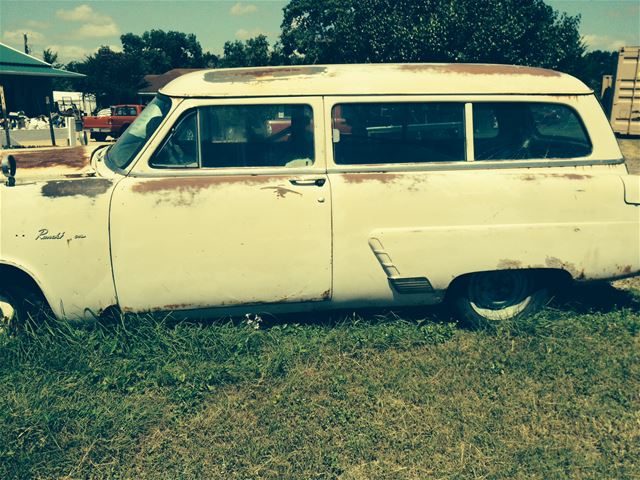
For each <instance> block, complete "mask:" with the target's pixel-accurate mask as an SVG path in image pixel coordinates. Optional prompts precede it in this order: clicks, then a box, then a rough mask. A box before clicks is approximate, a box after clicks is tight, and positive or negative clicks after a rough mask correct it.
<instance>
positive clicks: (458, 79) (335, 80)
mask: <svg viewBox="0 0 640 480" xmlns="http://www.w3.org/2000/svg"><path fill="white" fill-rule="evenodd" d="M160 93H164V94H166V95H169V96H174V97H254V96H280V95H286V96H296V95H300V96H304V95H376V94H387V95H389V94H391V95H393V94H398V95H402V94H445V95H446V94H547V95H552V94H558V95H562V94H566V95H579V94H589V93H592V91H591V90H590V89H589V87H587V86H586V85H585V84H584V83H582V82H581V81H580V80H578V79H576V78H574V77H572V76H571V75H567V74H564V73H560V72H556V71H554V70H547V69H543V68H534V67H523V66H516V65H489V64H477V63H466V64H465V63H450V64H444V63H413V64H358V65H297V66H285V67H252V68H226V69H214V70H199V71H196V72H192V73H187V74H185V75H182V76H181V77H178V78H177V79H175V80H173V81H172V82H170V83H169V84H167V85H166V86H165V87H163V88H162V89H161V90H160Z"/></svg>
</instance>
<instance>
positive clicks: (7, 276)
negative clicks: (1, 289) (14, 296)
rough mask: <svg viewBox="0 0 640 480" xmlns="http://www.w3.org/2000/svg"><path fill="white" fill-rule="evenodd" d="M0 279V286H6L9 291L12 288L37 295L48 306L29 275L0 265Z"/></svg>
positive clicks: (38, 287) (11, 266)
mask: <svg viewBox="0 0 640 480" xmlns="http://www.w3.org/2000/svg"><path fill="white" fill-rule="evenodd" d="M0 279H2V280H0V286H5V285H6V288H7V289H8V290H11V287H12V286H14V287H17V288H18V289H20V290H23V291H26V292H28V293H30V294H34V295H37V296H38V297H40V298H41V300H43V301H44V302H45V303H47V304H48V302H47V299H46V297H45V296H44V293H43V292H42V289H41V288H40V286H39V285H38V284H37V283H36V281H35V280H34V279H33V278H32V277H31V275H29V274H28V273H26V272H25V271H23V270H20V269H19V268H18V267H14V266H13V265H2V264H0Z"/></svg>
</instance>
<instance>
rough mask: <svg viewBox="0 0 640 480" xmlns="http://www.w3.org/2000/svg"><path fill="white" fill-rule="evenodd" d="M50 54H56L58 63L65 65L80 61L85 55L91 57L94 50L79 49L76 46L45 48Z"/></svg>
mask: <svg viewBox="0 0 640 480" xmlns="http://www.w3.org/2000/svg"><path fill="white" fill-rule="evenodd" d="M47 48H48V49H50V50H51V51H52V52H54V53H57V54H58V61H59V62H61V63H67V62H70V61H71V60H82V59H84V57H86V56H87V55H91V54H92V53H93V52H94V51H95V50H96V49H91V48H85V47H79V46H78V45H55V44H51V45H48V46H47Z"/></svg>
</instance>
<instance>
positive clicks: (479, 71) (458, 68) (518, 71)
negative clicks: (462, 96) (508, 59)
mask: <svg viewBox="0 0 640 480" xmlns="http://www.w3.org/2000/svg"><path fill="white" fill-rule="evenodd" d="M398 68H399V69H400V70H402V71H409V72H415V73H428V72H433V71H436V72H443V73H462V74H467V75H534V76H538V77H559V76H561V75H562V74H561V73H560V72H556V71H554V70H547V69H546V68H538V67H524V66H520V65H499V64H494V65H486V64H480V63H449V64H443V65H420V64H407V65H399V67H398Z"/></svg>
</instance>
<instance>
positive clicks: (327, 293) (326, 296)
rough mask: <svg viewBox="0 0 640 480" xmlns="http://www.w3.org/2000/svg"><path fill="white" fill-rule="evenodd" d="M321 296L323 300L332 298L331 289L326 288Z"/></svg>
mask: <svg viewBox="0 0 640 480" xmlns="http://www.w3.org/2000/svg"><path fill="white" fill-rule="evenodd" d="M320 298H321V299H322V300H329V299H330V298H331V290H325V291H324V292H322V295H320Z"/></svg>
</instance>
